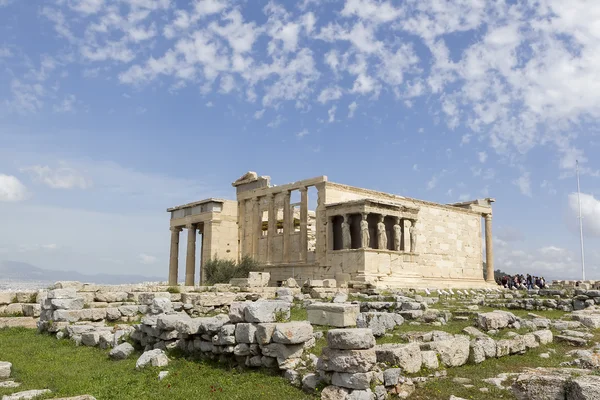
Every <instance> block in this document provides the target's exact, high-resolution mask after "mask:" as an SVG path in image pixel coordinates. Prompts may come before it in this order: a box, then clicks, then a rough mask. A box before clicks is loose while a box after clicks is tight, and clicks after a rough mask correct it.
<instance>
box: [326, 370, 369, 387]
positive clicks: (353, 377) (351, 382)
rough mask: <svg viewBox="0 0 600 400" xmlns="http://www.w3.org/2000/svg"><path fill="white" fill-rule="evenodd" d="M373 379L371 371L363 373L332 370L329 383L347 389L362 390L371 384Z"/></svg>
mask: <svg viewBox="0 0 600 400" xmlns="http://www.w3.org/2000/svg"><path fill="white" fill-rule="evenodd" d="M372 380H373V373H372V372H363V373H360V372H359V373H346V372H334V373H333V376H332V377H331V384H332V385H336V386H341V387H345V388H348V389H358V390H364V389H368V388H369V387H370V386H371V381H372Z"/></svg>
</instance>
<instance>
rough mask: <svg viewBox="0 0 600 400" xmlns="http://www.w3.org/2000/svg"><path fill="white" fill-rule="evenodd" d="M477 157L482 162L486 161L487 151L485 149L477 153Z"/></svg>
mask: <svg viewBox="0 0 600 400" xmlns="http://www.w3.org/2000/svg"><path fill="white" fill-rule="evenodd" d="M477 157H478V158H479V162H480V163H482V164H483V163H484V162H486V160H487V157H488V156H487V153H486V152H485V151H480V152H479V153H477Z"/></svg>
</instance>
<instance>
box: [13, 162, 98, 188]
mask: <svg viewBox="0 0 600 400" xmlns="http://www.w3.org/2000/svg"><path fill="white" fill-rule="evenodd" d="M21 171H22V172H29V173H30V174H31V176H32V177H33V179H34V180H35V181H36V182H40V183H43V184H44V185H46V186H49V187H51V188H52V189H74V188H79V189H87V188H89V187H90V186H91V185H92V182H91V181H90V180H88V179H86V178H85V177H84V176H83V175H82V174H81V173H80V172H78V171H76V170H75V169H73V168H71V167H68V166H66V165H61V166H59V167H57V168H51V167H49V166H47V165H44V166H42V165H32V166H28V167H24V168H21Z"/></svg>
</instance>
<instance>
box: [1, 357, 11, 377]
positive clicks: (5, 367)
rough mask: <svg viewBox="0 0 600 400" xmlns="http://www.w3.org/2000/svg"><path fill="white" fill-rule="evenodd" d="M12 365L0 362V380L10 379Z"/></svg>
mask: <svg viewBox="0 0 600 400" xmlns="http://www.w3.org/2000/svg"><path fill="white" fill-rule="evenodd" d="M11 369H12V364H11V363H9V362H8V361H0V379H8V378H10V373H11Z"/></svg>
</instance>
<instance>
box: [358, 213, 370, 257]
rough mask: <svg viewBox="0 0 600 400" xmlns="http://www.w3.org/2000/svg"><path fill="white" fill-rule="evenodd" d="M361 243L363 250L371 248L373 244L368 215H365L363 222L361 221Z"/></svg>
mask: <svg viewBox="0 0 600 400" xmlns="http://www.w3.org/2000/svg"><path fill="white" fill-rule="evenodd" d="M360 241H361V244H360V247H361V248H363V249H368V248H369V243H370V242H371V235H370V234H369V223H368V222H367V214H363V215H362V220H361V221H360Z"/></svg>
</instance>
